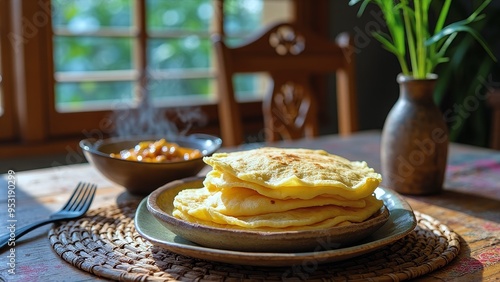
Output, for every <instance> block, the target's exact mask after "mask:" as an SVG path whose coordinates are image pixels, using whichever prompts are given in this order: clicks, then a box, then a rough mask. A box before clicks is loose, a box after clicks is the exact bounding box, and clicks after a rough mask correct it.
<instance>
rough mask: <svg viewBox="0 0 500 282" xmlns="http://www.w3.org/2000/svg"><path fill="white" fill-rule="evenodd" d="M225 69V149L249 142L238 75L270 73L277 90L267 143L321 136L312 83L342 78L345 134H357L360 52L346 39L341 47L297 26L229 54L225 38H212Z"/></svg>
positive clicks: (267, 102)
mask: <svg viewBox="0 0 500 282" xmlns="http://www.w3.org/2000/svg"><path fill="white" fill-rule="evenodd" d="M212 39H213V43H214V47H215V50H216V54H217V63H218V64H219V67H220V72H219V74H218V86H219V101H218V106H219V121H220V126H221V135H222V139H223V142H224V146H235V145H240V144H242V143H243V141H244V136H243V126H242V121H241V117H240V113H241V109H240V106H239V105H238V103H237V101H236V98H235V94H234V86H233V76H234V74H236V73H254V72H255V73H256V72H266V73H268V74H269V76H270V77H271V79H272V82H273V83H272V87H271V88H272V89H271V90H270V91H269V93H267V94H266V96H265V97H264V99H263V116H264V129H265V133H266V134H265V136H266V141H275V140H279V139H282V140H288V139H296V138H304V137H314V136H317V135H318V116H317V115H318V105H317V102H316V97H315V93H313V91H312V89H314V87H313V85H311V83H312V80H311V77H312V76H313V75H317V74H326V73H336V83H337V104H338V121H339V133H340V134H343V135H346V134H349V133H352V132H353V131H356V130H357V106H356V96H355V69H354V65H355V62H354V55H355V50H354V47H353V44H352V39H351V38H350V37H349V36H348V35H347V34H341V35H339V36H338V37H337V40H336V42H332V41H330V40H327V39H326V38H322V37H319V36H317V35H315V34H314V33H312V32H311V31H309V30H305V29H302V28H299V27H298V26H297V25H295V24H293V23H278V24H275V25H273V26H271V27H269V28H268V29H267V30H265V31H264V32H263V33H261V34H259V35H258V36H256V38H254V39H251V40H250V41H248V42H247V43H246V44H244V45H242V46H239V47H235V48H229V47H228V46H227V45H226V44H225V42H224V40H223V39H222V37H221V36H220V35H214V36H213V37H212Z"/></svg>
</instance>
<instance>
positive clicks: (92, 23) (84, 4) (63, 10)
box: [52, 0, 133, 33]
mask: <svg viewBox="0 0 500 282" xmlns="http://www.w3.org/2000/svg"><path fill="white" fill-rule="evenodd" d="M131 5H132V0H52V9H53V10H52V11H53V13H52V22H53V25H54V26H55V27H65V28H67V29H69V30H70V31H72V32H76V33H77V32H88V31H95V30H98V29H99V28H101V27H129V26H131V25H132V22H133V21H132V6H131Z"/></svg>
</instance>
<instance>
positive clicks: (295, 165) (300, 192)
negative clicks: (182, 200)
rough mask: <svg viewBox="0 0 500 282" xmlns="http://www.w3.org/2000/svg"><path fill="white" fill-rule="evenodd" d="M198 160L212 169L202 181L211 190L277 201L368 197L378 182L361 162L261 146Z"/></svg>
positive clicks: (311, 151)
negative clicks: (241, 191) (231, 190)
mask: <svg viewBox="0 0 500 282" xmlns="http://www.w3.org/2000/svg"><path fill="white" fill-rule="evenodd" d="M204 161H205V163H207V164H209V165H210V166H212V167H213V170H212V172H210V173H209V174H208V175H207V178H206V180H205V182H207V183H211V185H212V188H215V189H223V188H230V187H244V188H248V189H252V190H255V191H257V192H258V193H260V194H263V195H266V196H269V197H273V198H277V199H289V198H296V199H312V198H314V197H317V196H320V195H323V196H324V195H335V196H341V197H343V198H346V199H351V200H356V199H361V198H364V197H367V196H368V195H371V194H372V193H373V191H374V190H375V189H376V188H377V187H378V185H379V184H380V182H381V181H382V177H381V175H380V174H378V173H376V172H375V171H374V170H373V169H372V168H370V167H368V165H367V164H366V162H357V161H353V162H351V161H349V160H347V159H345V158H342V157H339V156H336V155H332V154H329V153H328V152H326V151H323V150H309V149H283V148H272V147H265V148H260V149H254V150H248V151H241V152H233V153H216V154H214V155H212V156H210V157H205V158H204ZM273 190H274V191H273Z"/></svg>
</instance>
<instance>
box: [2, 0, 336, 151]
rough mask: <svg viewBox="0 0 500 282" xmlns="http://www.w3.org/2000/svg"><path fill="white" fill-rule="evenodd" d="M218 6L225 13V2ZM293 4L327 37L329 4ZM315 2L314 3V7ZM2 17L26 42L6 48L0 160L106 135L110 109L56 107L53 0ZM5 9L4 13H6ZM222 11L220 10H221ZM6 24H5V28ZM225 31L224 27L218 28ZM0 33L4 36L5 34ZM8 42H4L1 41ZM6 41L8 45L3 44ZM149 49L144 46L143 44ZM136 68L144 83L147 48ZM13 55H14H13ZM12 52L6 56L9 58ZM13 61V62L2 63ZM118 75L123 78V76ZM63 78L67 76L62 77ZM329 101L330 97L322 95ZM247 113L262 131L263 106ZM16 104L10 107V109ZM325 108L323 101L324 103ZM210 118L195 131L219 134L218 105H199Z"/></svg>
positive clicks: (13, 4)
mask: <svg viewBox="0 0 500 282" xmlns="http://www.w3.org/2000/svg"><path fill="white" fill-rule="evenodd" d="M214 1H216V5H217V6H216V7H217V8H218V9H222V5H221V1H223V0H214ZM290 1H292V2H293V5H294V12H293V17H292V18H293V19H294V20H295V21H296V22H298V23H300V24H303V25H305V26H308V27H309V28H313V29H315V30H316V31H318V32H320V33H322V34H323V35H325V36H328V24H327V22H328V9H327V7H328V0H315V1H304V0H290ZM311 2H314V3H311ZM0 5H2V6H1V7H0V8H2V9H1V10H2V12H3V13H9V16H8V17H3V16H2V20H5V19H6V18H8V19H10V22H9V25H8V27H7V28H8V31H7V32H10V33H13V34H17V35H18V36H21V39H23V42H22V44H19V46H16V48H17V49H16V50H15V52H12V50H6V49H5V48H2V68H3V69H4V72H5V70H6V68H5V67H4V64H6V65H7V67H8V68H9V69H10V70H12V73H15V74H16V75H15V78H14V77H10V78H9V79H5V77H4V81H3V82H2V86H3V89H4V93H12V94H13V95H4V96H5V97H4V98H5V99H4V103H5V105H6V108H9V109H11V110H10V112H9V113H8V114H6V115H5V116H4V117H11V118H10V119H9V118H0V125H3V123H4V122H5V123H8V124H11V126H10V127H8V128H11V130H10V131H8V132H7V131H5V132H7V133H3V132H2V133H0V158H9V157H19V156H30V155H41V154H54V153H65V152H67V151H68V150H77V146H78V140H80V139H82V138H86V137H103V136H104V137H105V135H106V133H107V131H106V129H107V126H109V124H108V122H107V121H109V119H108V118H109V116H110V114H111V113H112V112H111V111H109V110H102V111H92V112H78V113H73V112H65V113H61V112H57V110H56V108H55V101H54V100H55V97H54V85H55V82H56V77H55V76H54V65H53V46H52V45H53V43H52V37H53V32H52V22H51V16H50V12H51V8H50V0H37V1H18V0H0ZM136 5H137V6H136V8H137V10H138V11H139V12H145V1H144V0H136ZM3 8H5V9H3ZM219 12H220V11H219ZM2 26H3V25H2ZM137 26H138V27H139V28H138V31H137V33H136V36H137V37H138V38H139V41H145V40H146V39H147V35H146V34H145V32H144V31H145V21H138V22H137ZM215 28H216V29H218V31H222V26H221V25H219V26H217V27H215ZM4 34H5V33H4V32H2V36H4ZM3 39H4V38H2V41H3ZM3 42H4V41H3ZM142 46H145V45H142ZM136 50H137V52H139V54H137V56H136V58H137V61H136V66H137V68H138V69H140V70H142V71H139V72H137V73H135V74H133V75H137V76H138V77H139V81H140V83H143V84H142V85H145V83H146V68H145V67H144V66H145V64H146V50H144V48H136ZM9 51H11V52H10V53H9ZM6 53H8V54H6ZM4 58H12V60H8V61H6V60H4ZM116 75H120V74H119V73H118V74H116ZM61 78H62V79H64V76H62V77H58V79H61ZM324 98H325V99H326V95H324ZM321 99H322V98H320V101H321ZM242 103H244V104H245V106H244V107H245V109H249V110H248V111H246V113H245V115H244V117H243V119H244V125H245V127H247V129H248V130H249V132H258V131H259V130H260V129H262V126H263V125H262V115H261V104H262V103H261V102H259V101H251V102H242ZM9 104H12V107H7V105H9ZM323 104H324V103H323ZM200 108H201V111H203V112H204V113H205V114H206V115H207V117H208V123H207V125H206V126H205V127H203V128H198V129H196V131H198V132H204V133H210V134H215V135H219V126H218V115H217V106H216V104H215V103H213V104H210V103H208V104H205V105H201V106H200Z"/></svg>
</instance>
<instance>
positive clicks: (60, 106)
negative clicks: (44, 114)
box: [55, 81, 134, 112]
mask: <svg viewBox="0 0 500 282" xmlns="http://www.w3.org/2000/svg"><path fill="white" fill-rule="evenodd" d="M133 85H134V83H133V82H130V81H118V82H93V81H91V82H79V83H76V82H75V83H71V82H69V83H57V84H56V87H55V92H56V101H57V102H56V103H57V104H56V109H57V110H58V111H60V112H67V111H81V110H89V109H92V108H93V109H104V108H108V109H109V108H110V104H109V102H110V101H121V102H132V101H133V92H132V89H133Z"/></svg>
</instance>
